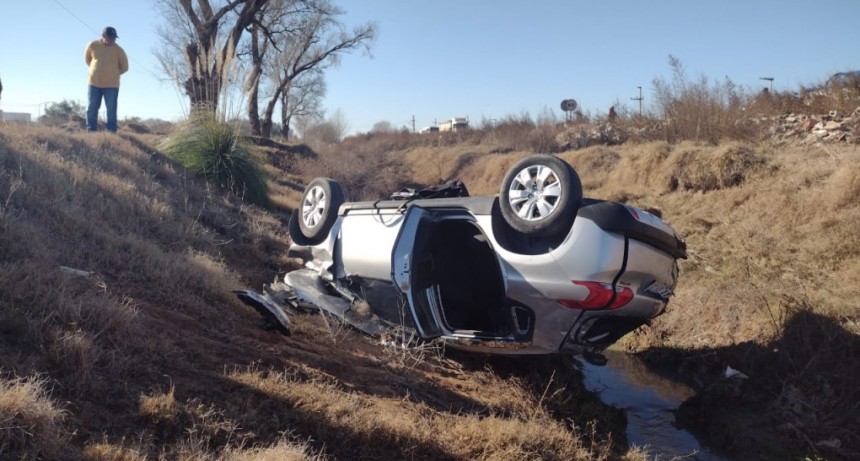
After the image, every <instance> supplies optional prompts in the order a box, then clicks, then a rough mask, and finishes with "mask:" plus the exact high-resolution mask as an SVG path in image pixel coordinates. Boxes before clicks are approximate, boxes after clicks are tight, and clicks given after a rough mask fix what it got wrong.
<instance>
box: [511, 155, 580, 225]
mask: <svg viewBox="0 0 860 461" xmlns="http://www.w3.org/2000/svg"><path fill="white" fill-rule="evenodd" d="M581 202H582V183H581V182H580V180H579V175H577V174H576V171H575V170H574V169H573V167H572V166H570V165H568V164H567V162H565V161H563V160H561V159H560V158H558V157H555V156H553V155H546V154H536V155H530V156H528V157H526V158H524V159H522V160H520V161H519V162H517V163H516V164H515V165H514V166H512V167H511V169H510V170H508V173H507V174H506V175H505V179H504V180H503V181H502V187H501V189H500V191H499V207H500V208H501V211H502V216H503V217H504V219H505V221H506V222H507V223H508V225H510V226H511V227H513V228H514V229H515V230H517V231H519V232H521V233H523V234H528V235H536V236H540V237H549V236H555V235H558V234H560V233H563V232H564V233H566V232H567V231H568V230H569V229H570V226H571V225H572V224H573V220H574V218H575V217H576V212H577V210H578V209H579V205H580V203H581Z"/></svg>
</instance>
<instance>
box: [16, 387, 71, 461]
mask: <svg viewBox="0 0 860 461" xmlns="http://www.w3.org/2000/svg"><path fill="white" fill-rule="evenodd" d="M0 371H2V370H0ZM47 386H48V384H47V382H46V380H45V379H43V378H40V377H31V378H15V379H11V380H10V379H7V378H6V377H4V376H0V458H2V459H21V460H29V459H34V460H35V459H59V458H62V457H65V456H66V455H67V453H65V451H66V450H67V449H68V436H69V435H68V433H67V432H66V431H65V429H64V428H63V425H62V423H63V417H64V412H63V411H62V410H61V409H59V408H57V405H56V404H55V403H54V402H53V401H52V400H51V399H50V397H49V396H48V391H47Z"/></svg>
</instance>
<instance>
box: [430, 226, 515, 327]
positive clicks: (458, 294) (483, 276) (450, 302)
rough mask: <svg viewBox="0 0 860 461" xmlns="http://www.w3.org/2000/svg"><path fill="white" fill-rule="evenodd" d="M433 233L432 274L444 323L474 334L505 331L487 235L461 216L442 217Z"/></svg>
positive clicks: (500, 288)
mask: <svg viewBox="0 0 860 461" xmlns="http://www.w3.org/2000/svg"><path fill="white" fill-rule="evenodd" d="M433 234H434V235H433V236H432V237H431V238H432V244H431V245H430V251H431V259H432V261H433V270H432V274H433V275H432V277H433V278H434V279H435V281H436V284H437V285H438V288H439V296H440V298H441V305H442V312H441V314H442V317H443V321H444V323H445V325H446V327H448V328H449V329H450V330H452V331H458V330H460V331H462V330H465V331H473V332H475V334H476V335H478V336H485V335H489V336H495V337H499V336H506V335H508V334H509V333H510V330H511V325H510V321H509V319H510V316H509V315H505V313H504V311H505V309H506V307H505V293H504V286H503V284H502V274H501V270H500V269H499V263H498V261H497V259H496V253H495V251H493V249H492V247H491V246H490V244H489V242H488V241H487V237H486V236H485V235H484V234H483V233H482V232H481V230H480V229H479V228H478V226H476V225H475V224H474V223H473V222H470V221H468V220H462V219H451V220H442V221H441V222H439V223H438V225H437V226H436V232H434V233H433Z"/></svg>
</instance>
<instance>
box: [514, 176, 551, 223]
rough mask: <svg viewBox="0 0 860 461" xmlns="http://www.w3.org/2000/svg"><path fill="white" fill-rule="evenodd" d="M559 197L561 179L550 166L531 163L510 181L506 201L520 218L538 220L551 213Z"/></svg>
mask: <svg viewBox="0 0 860 461" xmlns="http://www.w3.org/2000/svg"><path fill="white" fill-rule="evenodd" d="M560 198H561V179H559V177H558V175H557V174H556V173H555V171H553V169H552V168H549V167H546V166H543V165H533V166H530V167H528V168H524V169H523V170H521V171H520V172H519V173H517V175H516V176H514V179H513V181H511V186H510V188H509V189H508V203H509V204H510V205H511V209H512V210H514V212H515V213H516V214H517V216H519V217H520V218H522V219H524V220H526V221H540V220H541V219H545V218H546V217H547V216H549V215H551V214H552V212H553V211H555V209H556V208H557V207H558V203H559V199H560Z"/></svg>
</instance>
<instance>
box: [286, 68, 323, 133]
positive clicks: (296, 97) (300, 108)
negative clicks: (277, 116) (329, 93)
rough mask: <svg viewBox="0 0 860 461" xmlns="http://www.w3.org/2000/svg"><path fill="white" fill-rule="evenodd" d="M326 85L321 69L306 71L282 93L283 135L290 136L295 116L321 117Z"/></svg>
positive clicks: (306, 117)
mask: <svg viewBox="0 0 860 461" xmlns="http://www.w3.org/2000/svg"><path fill="white" fill-rule="evenodd" d="M325 91H326V85H325V79H324V77H323V73H322V70H321V69H314V70H312V71H310V72H306V73H304V74H302V75H300V76H299V77H296V79H295V80H293V82H292V83H291V84H290V87H289V88H288V89H286V90H284V92H283V93H281V135H282V136H283V137H284V139H289V138H290V124H291V123H292V120H293V118H294V117H295V118H305V119H321V118H322V115H323V107H322V99H323V96H325Z"/></svg>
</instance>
